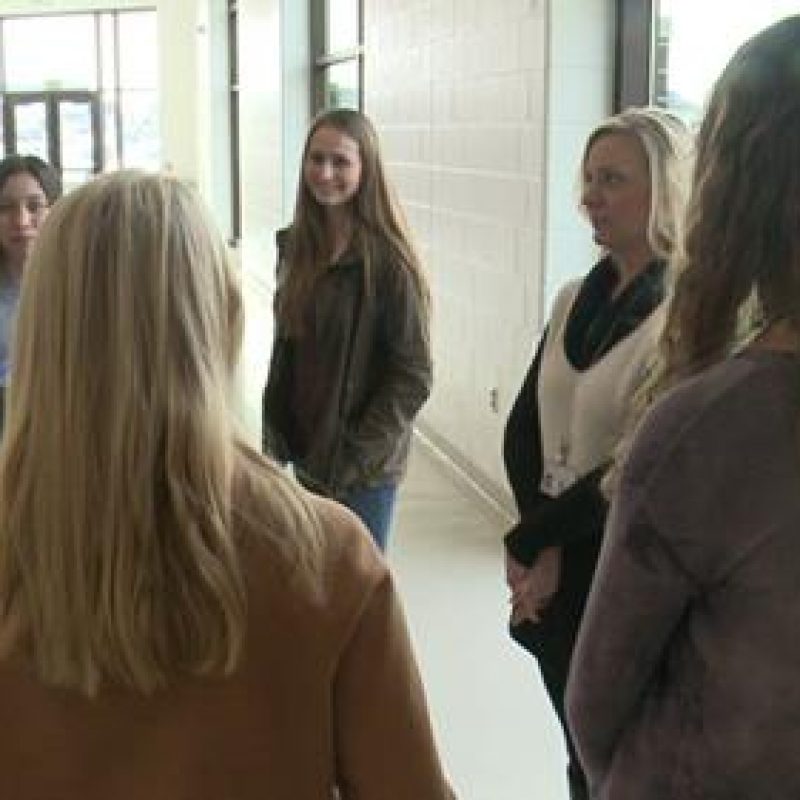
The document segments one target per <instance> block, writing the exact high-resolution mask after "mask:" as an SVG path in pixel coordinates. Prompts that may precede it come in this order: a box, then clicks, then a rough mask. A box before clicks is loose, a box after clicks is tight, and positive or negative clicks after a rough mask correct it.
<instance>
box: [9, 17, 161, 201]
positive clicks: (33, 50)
mask: <svg viewBox="0 0 800 800" xmlns="http://www.w3.org/2000/svg"><path fill="white" fill-rule="evenodd" d="M0 53H2V55H3V57H2V59H1V60H0V103H2V110H3V112H2V125H1V126H0V128H2V134H0V147H1V148H2V150H1V151H0V152H2V154H3V155H6V154H9V153H14V152H16V153H34V154H36V155H39V156H41V157H42V158H45V159H47V160H49V161H50V162H51V163H53V164H54V165H55V166H57V167H58V168H59V169H61V171H62V175H63V178H64V184H65V187H67V188H69V187H70V186H75V185H78V184H80V183H82V182H83V181H85V180H86V179H87V178H88V177H89V176H90V175H92V174H94V173H97V172H100V171H102V170H104V169H114V168H117V167H122V166H132V167H143V168H157V167H158V165H159V162H160V154H159V150H160V137H159V108H158V74H157V70H158V67H157V64H158V52H157V38H156V13H155V11H154V10H152V9H144V10H141V9H137V10H135V11H121V10H120V11H108V12H95V13H70V14H57V15H47V16H24V17H5V18H3V17H0Z"/></svg>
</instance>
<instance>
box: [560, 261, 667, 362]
mask: <svg viewBox="0 0 800 800" xmlns="http://www.w3.org/2000/svg"><path fill="white" fill-rule="evenodd" d="M665 270H666V262H664V261H661V260H660V259H654V260H653V261H651V262H650V263H649V264H648V265H647V267H645V269H644V270H642V272H641V273H640V274H639V275H637V276H636V277H635V278H634V279H633V280H632V281H631V282H630V283H629V284H628V285H627V286H626V287H625V289H624V290H623V291H622V293H621V294H620V295H619V297H617V298H616V299H614V300H612V299H611V296H612V293H613V291H614V287H615V286H616V284H617V281H618V280H619V275H618V273H617V269H616V267H615V266H614V263H613V261H612V260H611V256H606V257H605V258H604V259H602V260H601V261H599V262H598V263H597V264H596V265H595V266H594V267H593V268H592V271H591V272H590V273H589V274H588V275H587V276H586V277H585V278H584V280H583V283H582V284H581V288H580V290H579V291H578V296H577V297H576V298H575V302H574V303H573V304H572V309H571V310H570V313H569V318H568V319H567V325H566V329H565V333H564V351H565V353H566V356H567V359H568V360H569V362H570V364H571V365H572V366H573V367H574V368H575V369H577V370H585V369H588V368H589V367H591V366H592V364H594V363H596V362H597V361H599V360H600V359H601V358H602V357H603V356H604V355H605V354H606V353H607V352H608V351H609V350H611V348H612V347H614V345H615V344H617V342H619V341H620V340H622V339H624V338H625V337H626V336H627V335H628V334H629V333H631V332H632V331H634V330H636V328H637V327H638V326H639V324H640V323H641V322H642V321H643V320H644V319H646V318H647V317H648V316H649V315H650V312H651V311H653V309H654V308H656V307H657V306H658V304H659V303H660V302H661V301H662V300H663V299H664V292H665V289H664V272H665Z"/></svg>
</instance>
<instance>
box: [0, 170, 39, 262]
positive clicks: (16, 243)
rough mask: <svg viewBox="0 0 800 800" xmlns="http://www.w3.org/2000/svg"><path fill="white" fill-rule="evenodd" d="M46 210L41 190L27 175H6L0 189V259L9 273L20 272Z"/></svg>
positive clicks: (31, 176) (35, 180) (34, 179)
mask: <svg viewBox="0 0 800 800" xmlns="http://www.w3.org/2000/svg"><path fill="white" fill-rule="evenodd" d="M48 208H49V203H48V202H47V196H46V195H45V193H44V189H42V187H41V185H40V184H39V181H38V180H37V179H36V178H35V177H34V176H33V175H31V174H30V173H28V172H18V173H15V174H14V175H10V176H9V177H8V178H7V179H6V182H5V183H4V184H3V185H2V187H0V260H2V261H3V262H4V263H5V264H6V265H7V266H8V267H9V268H10V269H11V270H12V271H13V272H19V271H21V270H22V266H23V264H24V263H25V259H26V258H27V257H28V256H29V255H30V251H31V250H32V249H33V243H34V241H35V240H36V236H37V235H38V233H39V227H40V226H41V224H42V222H44V218H45V217H46V216H47V211H48Z"/></svg>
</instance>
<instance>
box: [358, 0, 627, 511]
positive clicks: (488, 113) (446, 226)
mask: <svg viewBox="0 0 800 800" xmlns="http://www.w3.org/2000/svg"><path fill="white" fill-rule="evenodd" d="M364 7H365V8H364V11H365V39H366V41H365V44H366V68H365V72H366V111H367V113H368V114H369V115H370V116H371V117H372V119H373V120H374V122H375V123H376V125H377V126H378V129H379V132H380V135H381V139H382V142H383V146H384V150H385V155H386V157H387V161H388V162H389V169H390V174H391V176H392V177H393V179H394V181H395V183H396V185H397V187H398V190H399V192H400V195H401V198H402V200H403V202H404V205H405V208H406V211H407V213H408V216H409V219H410V221H411V224H412V227H413V229H414V232H415V234H416V237H417V240H418V244H419V245H420V251H421V253H422V255H423V258H424V260H425V266H426V268H427V271H428V274H429V276H430V280H431V284H432V287H433V292H434V302H435V309H434V315H435V316H434V327H433V334H434V353H435V359H436V362H435V366H436V374H435V386H434V392H433V395H432V397H431V400H430V402H429V403H428V405H427V406H426V408H425V410H424V412H423V415H422V424H423V427H424V428H425V430H426V431H427V432H428V433H432V434H433V435H434V437H435V438H436V440H437V441H438V442H439V443H440V444H443V445H444V446H445V447H446V449H448V450H449V451H450V454H451V455H453V456H454V457H455V458H456V459H457V460H458V461H459V462H461V464H462V465H463V466H466V467H467V468H468V469H469V471H470V472H472V473H473V475H474V476H475V477H477V478H478V479H479V480H480V481H481V482H483V483H484V485H485V486H487V488H489V489H490V490H491V491H493V492H494V493H495V494H498V495H499V496H501V497H505V498H506V499H507V498H508V494H507V490H506V489H505V478H504V474H503V469H502V463H501V457H500V448H501V441H502V431H503V425H504V423H505V419H506V416H507V415H508V412H509V410H510V406H511V403H512V402H513V399H514V396H515V394H516V391H517V389H518V388H519V385H520V382H521V379H522V376H523V373H524V370H525V368H526V367H527V363H528V361H529V358H530V355H531V350H532V347H533V344H534V339H535V338H536V336H537V333H538V331H539V330H540V328H541V325H542V323H543V312H544V307H545V298H549V297H550V296H551V294H552V291H553V288H554V287H555V286H556V285H557V284H560V283H561V282H562V281H563V279H564V278H565V277H566V276H568V275H570V274H575V273H578V272H582V271H585V270H586V269H587V268H588V266H589V265H590V263H591V259H592V255H593V254H592V249H591V245H590V241H589V237H588V232H587V231H586V230H585V229H584V228H583V227H582V226H581V223H580V220H579V218H578V215H577V213H576V203H575V193H574V176H575V174H576V166H577V155H576V142H578V141H579V140H580V141H582V139H583V137H584V136H585V134H586V132H587V131H588V129H589V128H590V127H591V126H592V125H593V124H594V123H595V122H596V121H597V120H598V119H600V118H601V117H602V116H604V115H605V114H606V113H607V111H608V106H609V102H610V77H608V76H610V75H611V68H610V66H611V59H612V52H611V50H610V49H609V48H608V47H607V45H608V44H609V43H610V42H609V39H608V35H607V34H608V32H609V31H610V29H611V23H612V21H613V8H612V3H611V2H610V0H551V2H549V3H548V2H545V0H365V3H364ZM493 389H496V390H497V393H498V399H499V408H498V410H497V411H494V410H492V408H491V407H490V393H491V392H492V390H493Z"/></svg>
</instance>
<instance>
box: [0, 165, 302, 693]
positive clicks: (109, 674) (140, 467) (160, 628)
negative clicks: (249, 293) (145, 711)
mask: <svg viewBox="0 0 800 800" xmlns="http://www.w3.org/2000/svg"><path fill="white" fill-rule="evenodd" d="M241 329H242V306H241V298H240V293H239V289H238V285H237V280H236V275H235V273H234V272H233V270H232V267H231V266H230V264H229V261H228V258H227V254H226V252H225V248H224V244H223V242H222V240H221V237H220V236H219V234H218V233H217V231H216V230H215V229H214V226H213V224H212V223H211V222H210V219H209V218H208V215H207V214H206V212H205V210H204V209H203V207H202V205H201V204H200V203H199V201H198V200H197V199H196V198H195V196H194V195H193V193H192V192H191V191H190V190H189V189H188V188H187V187H186V186H184V185H183V184H181V183H180V182H179V181H177V180H176V179H173V178H169V177H165V176H157V175H147V174H144V173H140V172H136V171H125V172H120V173H115V174H112V175H108V176H105V177H102V178H98V179H97V180H95V181H93V182H91V183H89V184H87V185H86V186H84V187H82V188H80V189H78V190H77V191H75V192H73V193H72V194H70V195H69V196H67V197H66V198H65V199H63V200H62V201H60V202H59V203H58V204H57V205H56V206H55V207H54V209H53V211H52V212H51V214H50V215H49V217H48V219H47V220H46V222H45V224H44V226H43V229H42V231H41V234H40V236H39V239H38V241H37V243H36V246H35V248H34V252H33V255H32V258H31V260H30V263H29V265H28V268H27V270H26V272H25V276H24V280H23V287H22V296H21V300H20V307H19V317H18V320H17V330H16V342H15V345H14V349H13V351H12V363H13V379H12V384H11V386H10V389H9V393H8V397H7V400H8V406H7V412H6V430H5V435H4V439H3V443H2V447H0V603H1V604H2V605H1V606H0V609H1V610H2V624H3V626H4V628H5V629H6V630H8V629H9V628H11V629H14V630H17V631H18V634H17V636H16V640H15V641H16V642H17V644H18V645H19V646H21V647H22V648H23V649H24V650H26V651H27V652H28V654H29V655H30V657H31V658H32V661H33V663H34V664H35V666H36V668H37V671H38V673H39V675H40V677H41V678H42V680H44V681H46V682H48V683H53V684H60V685H64V686H68V687H72V688H77V689H79V690H81V691H83V692H86V693H89V694H91V693H93V692H95V691H97V689H98V688H99V687H100V686H101V685H103V684H105V683H111V684H117V685H123V686H127V687H132V688H134V689H136V690H139V691H142V692H150V691H152V690H154V689H156V688H158V687H162V686H164V685H166V684H168V683H169V682H170V681H171V680H173V679H174V678H176V677H179V676H181V675H190V674H225V673H229V672H230V671H231V670H233V669H234V667H235V666H236V664H237V662H238V660H239V657H240V654H241V651H242V645H243V639H244V634H245V623H246V614H247V603H246V591H245V583H244V577H243V572H242V568H241V565H240V562H239V556H238V551H237V542H236V541H235V538H234V533H233V531H234V529H235V528H236V527H237V526H236V525H235V524H234V523H235V521H236V520H235V519H234V518H235V517H236V516H237V509H236V504H235V499H234V498H233V496H234V493H235V492H236V491H240V493H241V492H244V493H246V494H248V495H253V494H256V495H259V496H261V497H262V502H261V505H262V506H264V507H265V508H266V510H267V517H266V519H265V520H264V525H263V526H262V528H269V529H270V530H271V531H272V534H273V536H274V537H275V538H279V535H278V531H279V530H280V529H281V527H282V528H283V529H284V530H286V528H287V526H289V527H291V528H293V536H292V537H291V538H292V539H293V540H294V541H299V542H300V543H301V544H300V545H299V546H300V547H301V549H302V548H303V547H305V549H306V551H310V550H312V549H313V541H312V539H313V535H312V534H310V533H307V531H310V530H312V528H313V525H306V524H305V521H307V520H308V519H310V516H309V514H306V513H305V511H304V507H303V502H302V500H301V499H298V497H297V495H296V493H295V494H293V492H292V490H291V489H290V488H288V487H287V486H286V485H285V483H284V482H283V479H282V478H281V477H280V476H279V475H278V473H277V470H276V469H274V468H272V467H270V466H269V465H268V464H266V463H265V462H264V461H263V460H262V459H260V457H259V456H257V455H256V454H254V453H252V452H251V451H249V450H247V448H245V447H244V446H243V445H241V444H239V443H238V441H237V438H236V436H235V434H234V431H233V429H232V423H231V415H230V413H229V409H228V392H229V389H230V377H231V374H232V370H233V366H234V364H235V361H236V358H237V355H238V349H239V343H240V338H241ZM237 487H238V488H237ZM254 489H255V491H253V490H254ZM270 493H271V494H270ZM265 497H266V499H263V498H265ZM270 512H271V513H270ZM246 516H247V515H246V514H245V517H246ZM245 522H247V520H246V519H245ZM249 527H251V528H252V527H255V526H253V525H250V526H249ZM303 536H305V544H303V541H304V540H303ZM286 538H287V539H288V538H290V537H286Z"/></svg>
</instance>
